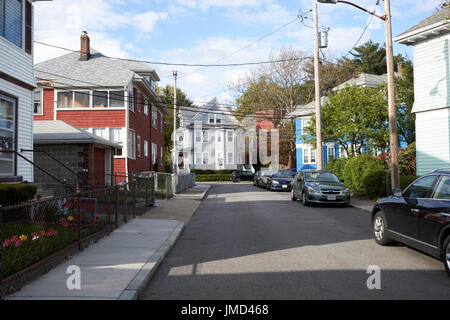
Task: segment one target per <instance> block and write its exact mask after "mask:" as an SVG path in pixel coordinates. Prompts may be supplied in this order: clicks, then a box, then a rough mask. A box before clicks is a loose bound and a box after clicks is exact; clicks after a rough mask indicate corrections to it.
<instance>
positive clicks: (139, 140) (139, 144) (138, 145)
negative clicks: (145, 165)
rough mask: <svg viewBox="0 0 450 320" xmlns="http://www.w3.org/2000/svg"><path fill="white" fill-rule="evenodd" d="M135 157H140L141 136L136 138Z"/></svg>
mask: <svg viewBox="0 0 450 320" xmlns="http://www.w3.org/2000/svg"><path fill="white" fill-rule="evenodd" d="M137 156H138V157H140V156H141V136H139V135H138V136H137Z"/></svg>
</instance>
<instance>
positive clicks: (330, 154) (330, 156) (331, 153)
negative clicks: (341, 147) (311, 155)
mask: <svg viewBox="0 0 450 320" xmlns="http://www.w3.org/2000/svg"><path fill="white" fill-rule="evenodd" d="M327 154H328V161H330V160H331V159H334V158H336V155H335V149H334V147H328V148H327Z"/></svg>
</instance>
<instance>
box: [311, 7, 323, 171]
mask: <svg viewBox="0 0 450 320" xmlns="http://www.w3.org/2000/svg"><path fill="white" fill-rule="evenodd" d="M313 14H314V81H315V89H316V90H315V91H316V145H317V147H316V150H317V159H316V163H317V170H323V161H322V121H321V115H320V70H319V22H318V18H317V4H314V6H313Z"/></svg>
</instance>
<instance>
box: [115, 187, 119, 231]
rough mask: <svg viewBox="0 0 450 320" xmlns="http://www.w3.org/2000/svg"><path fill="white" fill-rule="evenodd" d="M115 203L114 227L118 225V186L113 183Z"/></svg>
mask: <svg viewBox="0 0 450 320" xmlns="http://www.w3.org/2000/svg"><path fill="white" fill-rule="evenodd" d="M114 193H115V204H114V223H115V225H116V229H117V228H118V227H119V187H118V186H117V185H114Z"/></svg>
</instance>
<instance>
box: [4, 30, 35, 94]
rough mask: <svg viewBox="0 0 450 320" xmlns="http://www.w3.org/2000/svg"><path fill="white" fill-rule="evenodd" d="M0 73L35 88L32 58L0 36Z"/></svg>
mask: <svg viewBox="0 0 450 320" xmlns="http://www.w3.org/2000/svg"><path fill="white" fill-rule="evenodd" d="M0 57H1V59H0V71H1V72H4V73H5V74H7V75H9V76H11V77H14V78H16V79H19V80H21V81H23V82H25V83H27V84H29V85H31V86H33V87H34V86H36V82H35V80H34V72H33V56H32V55H30V54H28V53H26V52H25V50H23V49H21V48H19V47H17V46H16V45H15V44H13V43H11V42H9V41H8V40H6V39H5V38H3V37H1V36H0Z"/></svg>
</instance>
